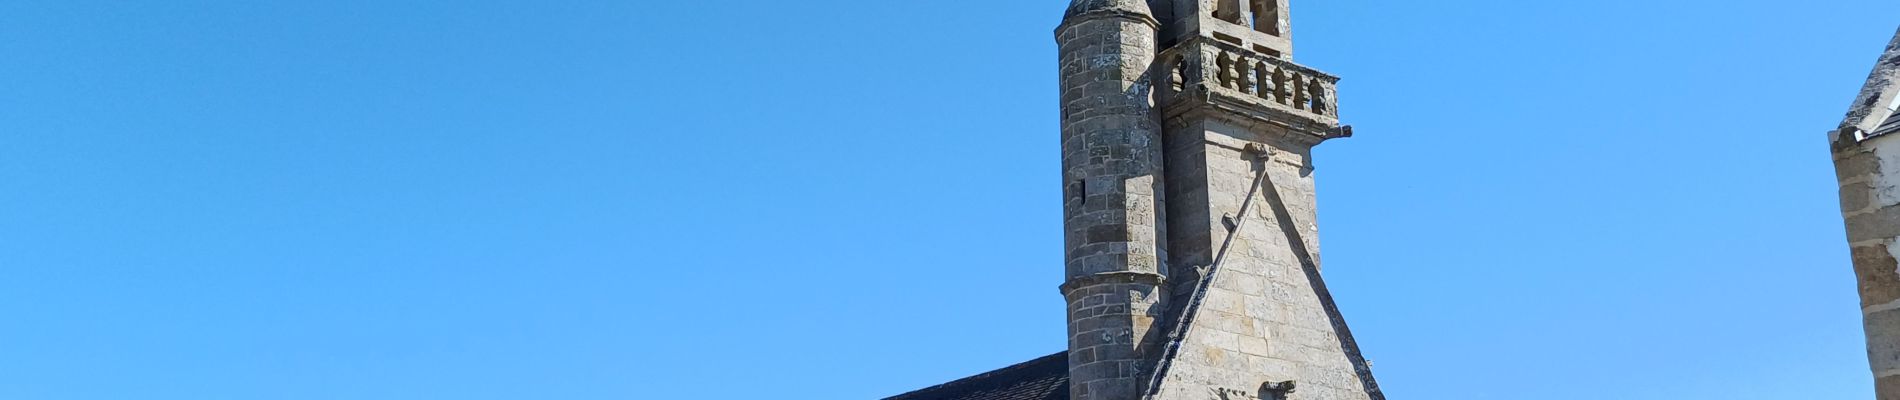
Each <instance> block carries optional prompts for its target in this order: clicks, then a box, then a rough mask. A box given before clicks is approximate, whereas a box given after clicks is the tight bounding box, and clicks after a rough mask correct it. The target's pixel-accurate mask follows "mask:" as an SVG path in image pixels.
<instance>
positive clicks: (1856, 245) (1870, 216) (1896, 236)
mask: <svg viewBox="0 0 1900 400" xmlns="http://www.w3.org/2000/svg"><path fill="white" fill-rule="evenodd" d="M1896 109H1900V34H1896V35H1895V36H1894V39H1893V42H1892V43H1890V44H1888V45H1887V51H1886V52H1885V53H1884V54H1882V55H1881V57H1880V61H1879V62H1878V63H1876V64H1875V66H1874V72H1873V74H1872V75H1871V76H1869V77H1868V78H1867V86H1866V87H1865V88H1863V89H1861V93H1860V96H1859V97H1857V98H1855V99H1854V104H1853V106H1852V107H1851V108H1850V109H1849V110H1848V112H1847V119H1846V120H1845V121H1842V122H1841V125H1840V127H1839V128H1838V129H1836V130H1834V131H1832V132H1831V133H1829V135H1828V136H1829V138H1830V139H1831V143H1832V144H1833V150H1834V168H1835V172H1836V174H1837V176H1838V177H1839V178H1840V184H1841V213H1842V217H1843V218H1845V219H1846V222H1847V241H1848V244H1849V246H1850V247H1851V248H1852V249H1853V258H1854V272H1855V275H1856V276H1857V277H1858V278H1859V279H1858V281H1859V282H1860V299H1861V304H1860V305H1861V313H1862V319H1863V321H1864V323H1865V325H1866V328H1867V358H1868V360H1869V361H1871V363H1872V366H1873V372H1874V379H1875V386H1876V388H1877V389H1876V391H1877V392H1878V393H1879V395H1878V396H1877V398H1879V399H1881V400H1900V262H1897V261H1895V260H1896V259H1900V243H1896V242H1900V115H1896V114H1900V113H1897V112H1896Z"/></svg>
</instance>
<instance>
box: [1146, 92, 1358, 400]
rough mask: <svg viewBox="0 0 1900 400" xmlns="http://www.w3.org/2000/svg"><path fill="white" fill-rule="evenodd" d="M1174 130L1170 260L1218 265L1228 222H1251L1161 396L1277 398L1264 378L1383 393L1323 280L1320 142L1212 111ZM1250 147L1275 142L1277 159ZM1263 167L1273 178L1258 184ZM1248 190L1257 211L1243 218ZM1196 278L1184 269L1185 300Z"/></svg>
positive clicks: (1331, 393) (1307, 394) (1347, 399)
mask: <svg viewBox="0 0 1900 400" xmlns="http://www.w3.org/2000/svg"><path fill="white" fill-rule="evenodd" d="M1168 134H1169V136H1168V153H1167V160H1168V169H1167V170H1168V182H1169V184H1170V186H1169V194H1168V195H1169V196H1170V202H1169V210H1168V212H1169V216H1170V227H1169V229H1170V232H1171V235H1170V238H1171V240H1170V241H1169V245H1170V254H1171V255H1172V256H1173V258H1172V261H1171V262H1170V265H1176V266H1206V265H1209V264H1211V263H1212V262H1213V261H1214V258H1215V257H1216V254H1217V253H1218V252H1219V249H1220V247H1221V246H1222V242H1223V241H1224V239H1225V238H1226V236H1227V235H1228V232H1229V227H1230V226H1235V225H1236V224H1234V223H1237V222H1240V221H1239V219H1241V218H1244V219H1246V221H1245V222H1244V225H1243V226H1240V233H1239V234H1238V236H1237V237H1235V239H1234V240H1233V241H1232V244H1231V248H1230V249H1228V251H1227V255H1226V256H1225V259H1224V261H1223V265H1222V267H1221V272H1219V274H1218V275H1217V278H1216V279H1215V280H1214V281H1213V282H1212V286H1211V288H1210V291H1209V292H1208V294H1207V296H1206V298H1205V301H1204V302H1203V303H1202V305H1201V310H1200V313H1199V314H1198V316H1197V318H1196V320H1195V323H1194V326H1193V327H1192V329H1191V330H1190V331H1189V334H1188V335H1187V337H1186V339H1185V340H1184V343H1183V345H1182V348H1181V349H1180V351H1179V356H1178V358H1177V359H1176V360H1175V361H1174V364H1173V366H1172V368H1171V369H1170V371H1169V372H1168V375H1167V380H1166V381H1164V382H1163V383H1162V385H1161V389H1162V392H1161V396H1160V397H1159V398H1161V399H1170V400H1172V399H1180V400H1200V399H1217V398H1233V399H1241V398H1260V399H1273V398H1276V397H1274V396H1276V394H1275V393H1263V392H1261V390H1260V389H1261V386H1262V384H1263V383H1269V382H1285V381H1295V382H1296V383H1297V388H1296V389H1295V392H1294V393H1295V394H1293V395H1291V396H1290V397H1288V398H1291V399H1313V400H1366V399H1383V397H1382V396H1380V397H1374V395H1373V394H1369V392H1371V393H1376V388H1375V387H1376V386H1375V385H1373V384H1370V383H1369V382H1366V381H1363V380H1362V378H1361V376H1362V375H1361V374H1360V372H1361V370H1360V368H1362V367H1363V365H1362V363H1361V362H1359V360H1355V359H1354V357H1353V356H1352V355H1351V354H1356V351H1357V349H1356V345H1352V346H1348V345H1347V344H1345V343H1344V342H1342V340H1341V339H1342V336H1343V335H1342V334H1341V333H1340V332H1338V330H1337V327H1342V326H1343V321H1337V320H1336V318H1338V315H1337V312H1336V310H1335V309H1332V308H1331V307H1330V304H1327V303H1326V297H1327V296H1329V295H1325V294H1322V293H1321V291H1320V290H1318V289H1319V288H1318V287H1316V285H1315V283H1316V282H1315V280H1314V278H1315V277H1316V276H1317V274H1318V270H1317V268H1318V263H1319V261H1318V259H1317V257H1318V243H1317V241H1316V240H1317V234H1318V228H1317V222H1316V217H1317V213H1316V210H1315V194H1314V182H1313V178H1312V175H1311V172H1312V169H1311V165H1310V163H1309V162H1308V156H1309V155H1310V149H1311V146H1312V145H1313V143H1302V142H1299V141H1298V140H1297V139H1293V138H1295V137H1296V136H1295V135H1290V134H1288V132H1286V130H1285V128H1283V127H1279V126H1272V125H1266V124H1261V125H1257V126H1245V125H1243V124H1238V123H1233V122H1229V121H1224V120H1221V119H1214V118H1184V119H1182V120H1179V121H1170V123H1169V125H1168ZM1249 143H1262V144H1266V145H1267V146H1266V147H1269V148H1271V149H1272V151H1271V152H1270V153H1271V154H1270V155H1268V159H1267V160H1266V161H1264V162H1262V161H1256V160H1255V157H1254V156H1252V155H1250V154H1248V153H1247V152H1246V151H1244V149H1246V147H1247V146H1248V144H1249ZM1261 171H1265V172H1266V173H1267V174H1268V176H1269V179H1267V180H1266V182H1265V184H1263V185H1262V186H1260V187H1259V188H1258V189H1257V190H1256V189H1254V182H1255V177H1256V176H1257V174H1258V173H1259V172H1261ZM1250 193H1251V197H1253V203H1252V205H1251V206H1250V207H1249V208H1250V210H1249V211H1248V212H1247V214H1246V215H1236V214H1237V213H1239V212H1240V210H1241V208H1242V206H1243V203H1244V202H1246V201H1247V199H1248V197H1250ZM1229 216H1233V217H1235V219H1233V220H1231V222H1230V220H1229V219H1228V217H1229ZM1182 269H1184V270H1185V269H1186V268H1182ZM1198 278H1199V277H1198V276H1194V273H1193V272H1188V271H1183V272H1181V273H1178V274H1176V277H1175V279H1173V280H1171V282H1174V283H1175V284H1177V285H1179V286H1176V287H1175V288H1174V290H1175V293H1176V294H1177V298H1176V300H1175V301H1176V302H1177V303H1178V302H1181V301H1184V299H1185V296H1188V294H1189V293H1190V292H1191V291H1192V290H1193V286H1194V285H1195V284H1196V283H1195V282H1196V281H1198ZM1348 347H1351V348H1350V349H1349V348H1348ZM1223 394H1225V395H1223Z"/></svg>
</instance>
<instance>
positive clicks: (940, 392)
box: [884, 351, 1069, 400]
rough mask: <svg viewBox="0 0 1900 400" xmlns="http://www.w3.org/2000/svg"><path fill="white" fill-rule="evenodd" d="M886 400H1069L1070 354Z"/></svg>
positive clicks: (1049, 357)
mask: <svg viewBox="0 0 1900 400" xmlns="http://www.w3.org/2000/svg"><path fill="white" fill-rule="evenodd" d="M884 400H1069V353H1068V352H1066V351H1065V352H1061V353H1056V354H1051V355H1048V356H1044V357H1042V358H1037V359H1034V360H1029V361H1028V362H1024V363H1022V364H1016V365H1011V366H1008V367H1003V369H999V370H995V371H990V372H985V373H981V374H977V375H976V376H972V377H968V378H963V379H958V380H955V381H951V382H950V383H945V384H942V385H937V386H931V387H928V388H924V389H923V390H918V391H915V392H910V393H905V394H900V395H897V396H892V397H890V398H886V399H884Z"/></svg>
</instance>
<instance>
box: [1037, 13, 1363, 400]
mask: <svg viewBox="0 0 1900 400" xmlns="http://www.w3.org/2000/svg"><path fill="white" fill-rule="evenodd" d="M1288 1H1289V0H1146V1H1144V0H1074V1H1073V3H1072V4H1071V6H1070V8H1069V12H1068V14H1067V15H1066V16H1065V18H1064V21H1063V23H1062V25H1061V27H1059V28H1058V29H1057V32H1056V36H1057V44H1058V47H1059V48H1060V52H1061V66H1062V69H1061V76H1062V78H1061V82H1062V102H1063V103H1062V116H1063V120H1062V121H1063V125H1062V126H1063V132H1062V133H1063V134H1062V151H1063V153H1062V154H1063V172H1064V173H1063V179H1064V185H1065V188H1066V190H1065V191H1064V193H1065V198H1064V210H1065V214H1064V215H1065V231H1066V232H1067V233H1066V237H1067V247H1066V249H1067V251H1066V254H1067V263H1068V266H1067V268H1066V271H1067V274H1066V276H1067V280H1066V283H1065V284H1064V285H1063V286H1062V290H1063V294H1064V296H1065V298H1066V299H1067V300H1068V304H1069V336H1070V337H1069V344H1070V347H1069V373H1070V379H1071V382H1070V390H1071V393H1070V394H1071V399H1073V400H1136V399H1142V400H1148V399H1168V400H1175V399H1179V400H1200V399H1210V398H1219V399H1341V400H1383V399H1384V395H1383V394H1382V393H1380V391H1379V388H1378V384H1377V383H1376V382H1375V381H1374V380H1373V378H1372V373H1371V370H1370V368H1369V367H1368V365H1367V363H1366V361H1365V358H1364V357H1362V356H1361V355H1360V352H1359V346H1358V344H1357V343H1356V342H1355V341H1354V339H1353V337H1352V333H1351V331H1350V330H1349V329H1348V328H1347V326H1346V322H1345V319H1344V317H1343V316H1341V313H1340V311H1339V309H1338V307H1337V306H1336V305H1335V304H1334V302H1333V299H1332V294H1331V292H1330V291H1329V290H1328V289H1327V286H1326V284H1325V282H1324V280H1323V279H1321V276H1320V262H1319V247H1318V245H1319V242H1318V239H1317V235H1318V222H1317V220H1316V217H1317V212H1316V207H1317V201H1316V198H1315V183H1314V180H1313V172H1314V162H1313V159H1312V149H1313V147H1314V146H1316V145H1318V144H1320V143H1321V142H1324V141H1326V140H1329V139H1334V138H1339V137H1344V136H1350V135H1351V128H1350V127H1346V126H1342V125H1340V123H1339V113H1338V101H1337V90H1336V85H1337V83H1338V81H1339V78H1338V77H1335V76H1332V75H1329V74H1327V73H1324V72H1320V71H1318V70H1315V69H1312V68H1308V67H1306V66H1303V65H1300V64H1298V63H1295V62H1293V58H1292V57H1293V40H1292V34H1291V33H1292V25H1291V24H1290V23H1289V21H1290V19H1289V15H1290V14H1289V8H1288V5H1289V4H1288Z"/></svg>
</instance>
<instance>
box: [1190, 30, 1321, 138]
mask: <svg viewBox="0 0 1900 400" xmlns="http://www.w3.org/2000/svg"><path fill="white" fill-rule="evenodd" d="M1160 60H1161V62H1162V63H1163V64H1162V66H1163V67H1164V68H1166V69H1165V70H1164V71H1163V72H1164V73H1163V74H1162V75H1161V76H1162V77H1165V79H1166V81H1165V82H1163V84H1162V85H1159V86H1160V88H1161V91H1160V92H1161V94H1162V96H1163V98H1164V99H1166V101H1168V102H1174V101H1176V100H1178V99H1176V98H1175V97H1178V96H1179V95H1181V94H1183V93H1189V92H1193V91H1198V90H1205V91H1208V92H1209V94H1210V95H1213V94H1219V95H1223V96H1222V97H1227V98H1230V99H1232V100H1238V101H1241V102H1243V103H1250V104H1254V105H1264V106H1266V107H1269V108H1275V109H1278V110H1279V111H1283V112H1289V113H1292V114H1295V115H1304V116H1307V117H1318V118H1315V119H1317V120H1320V121H1323V122H1335V121H1337V120H1338V118H1339V99H1338V96H1337V94H1338V90H1337V87H1338V84H1339V77H1336V76H1332V75H1330V74H1327V73H1324V72H1320V71H1318V70H1315V69H1312V68H1307V67H1305V66H1301V65H1299V64H1295V63H1293V62H1292V61H1289V60H1286V59H1284V58H1280V57H1277V56H1272V55H1267V54H1262V53H1261V52H1256V51H1249V50H1245V49H1243V48H1241V47H1240V46H1236V45H1232V44H1229V43H1224V42H1219V41H1214V40H1206V39H1200V40H1192V41H1189V42H1186V43H1182V44H1181V45H1179V46H1175V48H1173V49H1170V50H1168V51H1166V52H1163V54H1161V58H1160Z"/></svg>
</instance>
